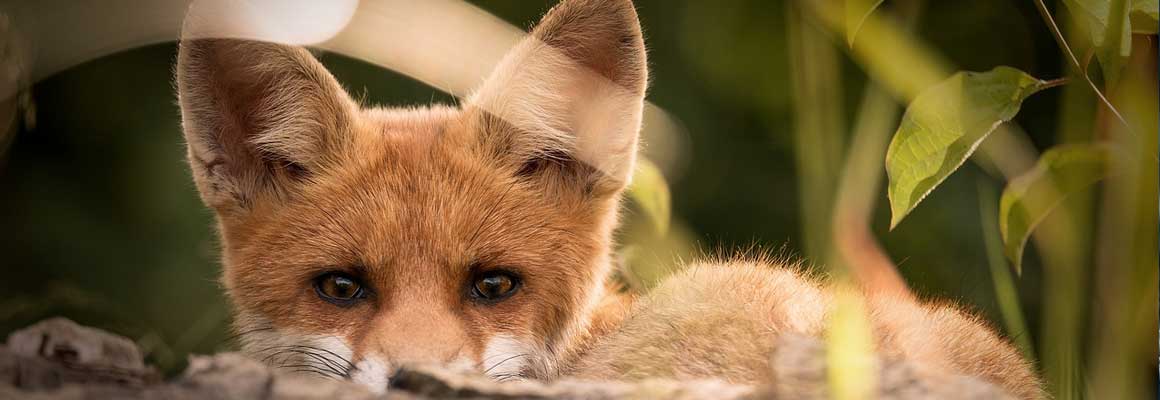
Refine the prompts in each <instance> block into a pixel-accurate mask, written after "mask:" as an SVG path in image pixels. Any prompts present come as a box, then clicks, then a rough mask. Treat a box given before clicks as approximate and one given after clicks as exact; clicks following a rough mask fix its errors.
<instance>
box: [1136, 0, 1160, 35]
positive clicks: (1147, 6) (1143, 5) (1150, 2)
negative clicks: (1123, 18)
mask: <svg viewBox="0 0 1160 400" xmlns="http://www.w3.org/2000/svg"><path fill="white" fill-rule="evenodd" d="M1128 19H1129V20H1130V21H1131V23H1132V33H1142V34H1145V35H1155V34H1156V33H1157V32H1160V29H1158V28H1160V23H1158V22H1157V20H1160V0H1132V9H1131V10H1130V11H1129V12H1128Z"/></svg>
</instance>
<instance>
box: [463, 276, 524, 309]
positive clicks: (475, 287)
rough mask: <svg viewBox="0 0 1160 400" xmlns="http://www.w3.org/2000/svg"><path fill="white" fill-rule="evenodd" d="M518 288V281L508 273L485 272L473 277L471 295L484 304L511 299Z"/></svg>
mask: <svg viewBox="0 0 1160 400" xmlns="http://www.w3.org/2000/svg"><path fill="white" fill-rule="evenodd" d="M519 286H520V279H519V278H518V277H516V276H515V275H513V274H511V273H509V272H505V271H491V272H485V273H483V274H480V275H478V276H476V277H475V281H474V282H472V284H471V295H472V297H475V298H476V299H478V300H481V301H484V302H496V301H500V300H504V299H506V298H508V297H511V295H512V294H515V292H516V289H519Z"/></svg>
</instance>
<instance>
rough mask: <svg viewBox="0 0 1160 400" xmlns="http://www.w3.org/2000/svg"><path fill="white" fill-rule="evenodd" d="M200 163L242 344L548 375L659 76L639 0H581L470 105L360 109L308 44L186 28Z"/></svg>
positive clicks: (389, 368)
mask: <svg viewBox="0 0 1160 400" xmlns="http://www.w3.org/2000/svg"><path fill="white" fill-rule="evenodd" d="M176 75H177V76H176V81H177V88H178V92H179V93H178V95H179V98H180V105H181V112H182V124H183V129H184V133H185V139H186V142H187V143H188V156H189V163H190V166H191V170H192V174H193V178H194V181H195V183H196V185H197V187H198V189H199V191H200V194H201V198H202V200H203V201H204V202H205V203H206V204H207V205H208V206H209V207H211V208H212V209H213V210H214V211H215V212H216V216H217V222H218V226H219V231H220V236H221V242H222V251H223V257H222V258H223V265H224V271H223V282H224V286H225V288H226V290H227V292H228V296H229V298H230V299H231V301H232V303H233V305H234V308H235V318H234V319H235V324H236V329H237V330H238V333H239V334H240V337H241V342H242V344H243V348H244V350H245V351H247V352H249V353H250V354H252V355H254V356H256V357H259V358H262V359H265V360H267V361H270V362H272V363H274V364H275V365H282V366H285V367H288V368H292V369H298V370H306V371H309V372H315V373H319V374H323V375H333V376H340V377H350V378H352V379H354V380H356V381H360V382H363V383H365V384H368V385H370V386H371V387H373V388H377V389H381V388H383V387H385V384H386V383H387V382H388V381H389V378H390V376H391V374H392V373H393V372H395V371H397V370H398V368H399V367H400V366H403V365H406V364H408V363H441V364H452V365H460V366H464V367H468V368H475V369H478V370H479V371H484V372H485V373H486V374H489V375H491V376H494V377H497V378H499V377H520V376H543V375H550V374H552V373H553V371H554V360H556V359H557V358H558V357H559V356H560V354H561V352H562V351H564V349H566V348H567V347H568V346H569V344H570V343H571V342H572V341H573V340H575V339H576V338H577V337H578V335H583V334H584V332H585V331H586V329H588V320H589V317H590V314H591V313H592V310H593V308H594V307H595V305H596V304H597V303H598V301H599V300H600V298H601V296H602V293H603V290H604V287H603V284H604V280H605V279H606V276H607V274H608V272H609V268H610V248H611V245H612V233H613V230H614V229H615V226H616V224H617V211H618V202H619V198H620V194H621V192H622V190H623V189H624V187H625V186H626V184H627V183H628V180H629V177H630V175H631V171H632V169H633V163H634V160H635V156H636V154H635V153H636V147H637V136H638V134H639V128H640V123H641V113H642V107H643V99H644V94H645V87H646V82H647V69H646V60H645V50H644V43H643V39H642V36H641V31H640V26H639V22H638V21H637V16H636V12H635V10H634V9H633V6H632V4H631V2H630V1H628V0H608V1H597V0H565V1H564V2H562V3H561V4H559V5H557V6H556V7H554V8H553V9H552V10H551V11H549V12H548V13H547V14H546V15H545V16H544V18H543V19H542V20H541V21H540V23H539V24H538V25H537V26H536V28H535V29H534V30H533V32H532V33H531V35H529V36H528V37H526V38H525V39H524V40H523V41H522V42H520V43H519V44H518V45H517V46H516V47H514V49H513V50H512V51H511V52H510V53H509V54H508V55H507V56H506V57H505V58H504V59H503V60H502V61H501V62H500V64H499V65H498V66H497V67H496V69H495V71H494V72H493V73H492V75H491V76H490V77H489V78H487V79H486V80H485V81H484V83H483V84H482V85H481V87H480V88H479V89H478V90H476V91H475V92H474V93H473V94H472V95H471V96H469V97H468V98H466V99H464V101H463V102H462V105H461V106H459V107H446V106H431V107H427V108H405V109H392V108H378V107H364V106H362V105H360V104H358V103H357V102H356V101H354V100H352V99H351V97H350V96H349V95H348V94H347V93H346V92H345V91H344V89H343V88H342V86H341V85H340V84H339V83H338V82H337V81H336V80H335V78H334V77H333V76H332V75H331V74H330V73H329V72H327V71H326V69H325V68H324V67H323V66H322V65H321V64H320V63H319V62H318V61H317V60H315V59H314V58H313V57H312V56H311V54H310V53H309V52H308V51H307V50H305V49H302V48H298V47H292V46H286V45H280V44H274V43H266V42H256V41H244V40H231V39H192V40H185V41H183V42H182V43H181V44H180V51H179V55H178V59H177V67H176Z"/></svg>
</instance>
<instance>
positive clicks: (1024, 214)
mask: <svg viewBox="0 0 1160 400" xmlns="http://www.w3.org/2000/svg"><path fill="white" fill-rule="evenodd" d="M1109 153H1110V151H1109V149H1108V147H1106V146H1103V145H1090V144H1075V145H1060V146H1056V147H1053V148H1051V149H1050V150H1048V151H1046V152H1044V153H1043V155H1042V156H1040V157H1039V161H1038V162H1036V164H1035V168H1032V169H1031V170H1030V171H1028V172H1027V173H1025V174H1023V175H1020V176H1019V177H1018V178H1015V179H1013V180H1011V182H1010V183H1008V184H1007V188H1006V189H1003V196H1002V197H1001V198H1000V199H999V232H1000V234H1001V235H1002V237H1003V249H1004V253H1005V254H1006V255H1007V258H1009V259H1010V260H1011V262H1012V263H1014V265H1015V270H1016V271H1020V272H1021V271H1022V269H1023V267H1022V259H1023V248H1024V246H1025V245H1026V244H1027V238H1028V236H1030V235H1031V232H1032V231H1034V230H1035V227H1036V226H1037V225H1039V223H1040V222H1043V219H1044V218H1046V217H1047V215H1048V214H1050V213H1051V210H1052V209H1054V208H1055V207H1056V206H1058V205H1059V203H1060V202H1062V201H1063V199H1064V198H1066V197H1067V196H1068V195H1070V194H1072V193H1075V192H1077V191H1080V190H1082V189H1084V188H1086V187H1088V186H1091V185H1092V184H1094V183H1096V182H1099V181H1100V180H1101V179H1103V178H1104V177H1105V176H1106V175H1107V172H1108V168H1107V161H1108V157H1109Z"/></svg>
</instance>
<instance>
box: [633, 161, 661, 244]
mask: <svg viewBox="0 0 1160 400" xmlns="http://www.w3.org/2000/svg"><path fill="white" fill-rule="evenodd" d="M628 196H629V197H631V198H632V200H633V201H635V202H636V204H637V205H638V206H639V207H640V208H641V210H643V211H644V213H645V214H646V215H648V217H649V220H650V221H652V223H653V227H654V228H655V229H656V231H657V233H659V234H664V233H666V232H668V231H669V218H670V217H671V215H672V199H671V196H670V194H669V185H668V183H666V182H665V176H664V175H662V174H661V170H660V168H657V166H656V164H653V163H652V161H649V160H648V159H645V158H639V159H637V160H636V171H634V172H633V174H632V185H631V186H629V187H628Z"/></svg>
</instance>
